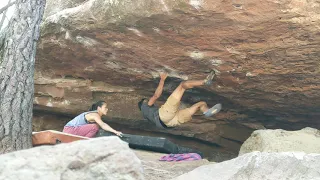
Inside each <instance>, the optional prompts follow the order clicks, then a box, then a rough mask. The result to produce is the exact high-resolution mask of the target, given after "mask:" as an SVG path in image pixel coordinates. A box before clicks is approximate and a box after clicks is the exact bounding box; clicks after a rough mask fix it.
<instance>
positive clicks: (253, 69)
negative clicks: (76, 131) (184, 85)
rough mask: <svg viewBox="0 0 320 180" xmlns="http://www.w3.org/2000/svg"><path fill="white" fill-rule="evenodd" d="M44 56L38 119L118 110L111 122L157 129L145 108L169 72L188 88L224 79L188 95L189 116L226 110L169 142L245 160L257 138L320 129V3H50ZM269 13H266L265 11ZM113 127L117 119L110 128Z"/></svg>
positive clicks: (40, 54)
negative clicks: (212, 108)
mask: <svg viewBox="0 0 320 180" xmlns="http://www.w3.org/2000/svg"><path fill="white" fill-rule="evenodd" d="M47 2H48V4H47V8H46V12H45V20H44V22H43V24H42V34H41V41H40V42H39V45H38V50H37V56H36V74H35V99H34V104H35V107H36V108H35V109H36V110H37V111H38V112H43V111H44V110H46V111H48V112H51V113H52V112H54V113H55V114H56V115H65V114H70V113H71V114H72V115H76V114H77V113H79V112H81V111H84V110H87V109H88V108H89V106H90V105H91V103H93V102H94V101H96V100H98V99H104V100H106V101H108V102H109V109H110V110H109V117H110V118H112V119H115V118H118V119H120V121H118V122H119V123H120V124H123V125H126V126H127V127H130V128H137V129H148V130H150V131H159V130H157V129H155V128H152V127H150V126H148V125H146V123H145V122H144V121H138V122H134V121H132V120H141V119H142V117H141V115H140V112H139V110H138V108H137V102H138V101H139V100H140V99H141V98H142V97H150V96H152V94H153V92H154V90H155V88H156V86H157V83H158V79H157V77H158V75H157V72H158V71H161V70H165V71H168V72H169V76H170V78H169V79H168V80H167V81H166V85H165V89H164V95H163V97H162V99H160V102H159V103H163V102H164V101H165V98H166V97H168V95H169V94H170V93H171V92H172V91H173V90H174V88H175V87H176V86H177V85H178V83H179V81H181V80H186V79H202V78H204V77H205V76H206V75H207V74H208V72H209V71H210V69H215V70H217V72H218V76H217V78H216V81H215V83H214V85H212V86H211V87H203V88H196V89H193V90H189V91H187V92H186V94H185V96H184V99H183V102H184V104H185V105H187V106H189V105H191V104H193V103H195V102H197V101H200V100H204V101H206V102H208V104H209V105H214V104H216V103H218V102H220V103H222V105H223V110H222V112H221V113H219V114H217V115H216V116H215V117H213V118H211V120H212V121H208V120H205V119H204V118H203V117H202V116H197V117H195V118H194V121H192V122H191V123H188V124H185V125H183V126H181V127H179V128H176V129H175V130H174V131H165V132H166V133H170V134H175V135H182V136H185V137H191V138H195V139H200V140H203V141H205V142H208V143H213V144H216V145H219V146H221V147H227V148H230V149H234V150H236V151H237V150H239V148H240V145H241V143H242V142H244V141H245V140H246V139H247V138H248V137H249V136H250V134H251V133H252V131H253V130H255V129H263V128H282V129H292V130H297V129H301V128H304V127H307V126H308V127H313V128H318V129H319V128H320V121H318V119H319V117H320V113H319V112H320V111H318V107H319V106H320V98H319V97H320V91H319V89H320V86H319V84H320V65H319V56H320V51H319V49H320V34H319V29H320V28H319V25H320V17H319V14H320V8H319V7H320V3H319V1H317V0H309V1H306V0H303V1H301V0H283V1H278V0H268V1H259V0H253V1H250V2H247V1H240V0H234V1H228V2H226V1H223V0H216V1H213V0H190V1H189V0H161V1H155V0H127V1H117V0H115V1H111V0H88V1H83V0H66V1H63V2H62V1H61V0H59V1H56V0H55V1H54V0H48V1H47ZM261 7H263V8H261ZM110 118H109V119H110Z"/></svg>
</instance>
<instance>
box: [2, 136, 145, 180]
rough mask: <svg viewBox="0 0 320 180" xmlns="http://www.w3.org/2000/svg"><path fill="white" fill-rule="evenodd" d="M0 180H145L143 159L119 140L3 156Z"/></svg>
mask: <svg viewBox="0 0 320 180" xmlns="http://www.w3.org/2000/svg"><path fill="white" fill-rule="evenodd" d="M0 162H1V163H0V179H1V180H23V179H48V180H58V179H61V180H68V179H70V180H71V179H72V180H73V179H78V180H88V179H92V180H94V179H101V180H102V179H114V180H118V179H132V180H135V179H144V177H143V169H142V166H141V162H140V160H139V159H138V158H137V157H136V155H135V154H134V153H133V152H132V151H131V150H130V149H129V147H128V145H127V144H126V143H124V142H122V141H121V140H120V139H119V138H117V137H104V138H95V139H91V140H85V141H76V142H73V143H68V144H60V145H56V146H41V147H36V148H32V149H28V150H23V151H17V152H13V153H8V154H4V155H1V156H0Z"/></svg>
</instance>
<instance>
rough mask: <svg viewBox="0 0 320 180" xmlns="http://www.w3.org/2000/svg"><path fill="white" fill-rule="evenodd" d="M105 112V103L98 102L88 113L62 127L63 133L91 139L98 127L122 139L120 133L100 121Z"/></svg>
mask: <svg viewBox="0 0 320 180" xmlns="http://www.w3.org/2000/svg"><path fill="white" fill-rule="evenodd" d="M107 112H108V108H107V103H106V102H105V101H98V102H96V103H94V104H93V105H92V106H91V108H90V109H89V111H88V112H84V113H81V114H80V115H78V116H77V117H75V118H74V119H72V120H71V121H69V122H68V123H67V124H66V125H65V126H64V128H63V132H65V133H69V134H73V135H78V136H85V137H89V138H91V137H94V136H95V135H96V134H97V132H98V130H99V126H100V127H101V128H102V129H104V130H106V131H109V132H112V133H114V134H116V135H117V136H120V137H122V133H121V132H119V131H116V130H114V129H113V128H112V127H110V126H109V125H108V124H106V123H104V122H103V121H102V120H101V117H102V116H103V115H106V114H107Z"/></svg>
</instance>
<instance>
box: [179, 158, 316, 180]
mask: <svg viewBox="0 0 320 180" xmlns="http://www.w3.org/2000/svg"><path fill="white" fill-rule="evenodd" d="M319 160H320V154H305V153H302V152H300V153H298V152H296V153H294V152H286V153H266V152H262V153H261V152H252V153H248V154H244V155H242V156H239V157H237V158H235V159H232V160H229V161H225V162H222V163H218V164H210V165H204V166H201V167H199V168H196V169H195V170H193V171H191V172H189V173H186V174H184V175H181V176H179V177H177V178H174V180H184V179H190V180H196V179H201V180H255V179H261V180H262V179H279V180H285V179H314V180H319V179H320V163H319V162H320V161H319Z"/></svg>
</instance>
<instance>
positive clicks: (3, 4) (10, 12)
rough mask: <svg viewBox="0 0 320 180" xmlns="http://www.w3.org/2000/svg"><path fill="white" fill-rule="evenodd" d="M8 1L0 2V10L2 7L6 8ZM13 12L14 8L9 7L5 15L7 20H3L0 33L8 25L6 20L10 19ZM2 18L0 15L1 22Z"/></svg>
mask: <svg viewBox="0 0 320 180" xmlns="http://www.w3.org/2000/svg"><path fill="white" fill-rule="evenodd" d="M8 1H9V0H0V9H1V8H2V7H4V6H6V5H7V4H8ZM13 1H15V0H11V2H13ZM13 11H14V6H11V7H10V8H9V9H8V11H7V13H6V17H7V18H6V19H5V21H4V24H3V26H2V28H1V29H0V31H1V30H2V29H4V28H5V27H6V26H7V25H8V22H9V20H8V19H10V17H11V16H12V14H13ZM2 16H3V14H0V21H1V19H2Z"/></svg>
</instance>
